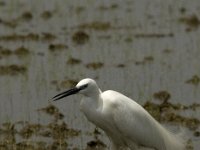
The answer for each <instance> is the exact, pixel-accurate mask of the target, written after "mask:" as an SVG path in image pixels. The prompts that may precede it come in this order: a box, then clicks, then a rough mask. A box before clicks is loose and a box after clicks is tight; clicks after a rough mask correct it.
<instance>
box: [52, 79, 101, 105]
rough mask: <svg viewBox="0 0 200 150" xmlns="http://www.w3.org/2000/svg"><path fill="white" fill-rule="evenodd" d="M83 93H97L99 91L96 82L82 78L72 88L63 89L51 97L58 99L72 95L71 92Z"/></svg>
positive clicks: (88, 94)
mask: <svg viewBox="0 0 200 150" xmlns="http://www.w3.org/2000/svg"><path fill="white" fill-rule="evenodd" d="M77 93H80V94H83V95H85V96H92V95H97V94H99V93H100V90H99V88H98V86H97V84H96V82H95V81H94V80H92V79H89V78H87V79H83V80H81V81H80V82H79V83H78V84H77V85H76V86H75V87H74V88H72V89H69V90H67V91H64V92H62V93H60V94H58V95H56V96H54V97H53V100H54V101H56V100H59V99H61V98H63V97H66V96H69V95H73V94H77Z"/></svg>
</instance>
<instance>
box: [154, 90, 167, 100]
mask: <svg viewBox="0 0 200 150" xmlns="http://www.w3.org/2000/svg"><path fill="white" fill-rule="evenodd" d="M153 97H154V98H155V99H156V100H160V101H162V102H167V101H168V100H169V99H170V98H171V95H170V93H169V92H167V91H159V92H156V93H154V94H153Z"/></svg>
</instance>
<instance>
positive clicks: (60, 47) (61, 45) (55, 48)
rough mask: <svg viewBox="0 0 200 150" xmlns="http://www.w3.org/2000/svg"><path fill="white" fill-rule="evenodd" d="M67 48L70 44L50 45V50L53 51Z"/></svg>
mask: <svg viewBox="0 0 200 150" xmlns="http://www.w3.org/2000/svg"><path fill="white" fill-rule="evenodd" d="M65 49H68V46H67V45H65V44H50V45H49V50H50V51H51V52H55V51H60V50H65Z"/></svg>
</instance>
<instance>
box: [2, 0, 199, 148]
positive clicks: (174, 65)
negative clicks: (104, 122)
mask: <svg viewBox="0 0 200 150" xmlns="http://www.w3.org/2000/svg"><path fill="white" fill-rule="evenodd" d="M199 6H200V3H199V2H198V0H194V1H192V2H188V1H186V0H183V1H172V0H169V1H165V2H159V1H154V2H149V1H148V0H142V1H129V0H125V1H120V0H117V1H116V0H115V1H109V2H108V1H92V0H83V1H81V2H80V1H76V0H75V1H61V0H57V1H56V0H45V1H42V2H41V1H40V0H34V1H31V0H20V1H14V0H1V1H0V85H1V86H0V99H1V101H0V124H1V125H2V126H3V123H5V122H11V123H16V122H18V121H28V124H33V123H38V124H42V125H45V124H49V123H51V122H52V118H51V117H48V115H44V114H43V113H41V112H38V111H37V110H38V109H40V108H44V107H47V106H48V105H49V104H50V103H52V102H51V101H49V99H50V98H51V97H52V96H54V95H55V94H57V93H58V92H60V91H62V90H64V89H67V88H70V87H71V86H73V85H75V84H76V83H77V82H78V81H79V80H80V79H82V78H85V77H91V78H94V79H96V80H97V82H98V84H99V86H100V87H101V89H102V90H106V89H113V90H117V91H120V92H121V93H123V94H125V95H127V96H129V97H131V98H133V99H134V100H135V101H137V102H138V103H140V104H141V105H145V106H146V108H147V109H149V111H151V110H152V107H147V106H153V104H150V105H147V104H149V103H147V101H150V102H152V103H159V104H160V103H162V101H163V95H164V96H166V95H165V94H166V93H169V95H170V97H169V98H168V99H167V100H168V102H170V103H172V104H174V105H176V104H177V103H180V104H182V105H185V106H190V105H192V104H194V103H195V104H199V103H200V101H199V99H200V92H199V90H200V86H199V83H200V69H199V68H200V63H199V60H200V51H199V47H200V45H199V40H200V39H199V36H198V35H199V22H200V21H199V18H200V16H199ZM160 91H165V92H164V94H162V92H161V95H160V96H158V95H157V96H156V94H155V93H159V92H160ZM80 98H81V97H80V96H72V97H69V98H68V99H67V100H63V101H59V102H55V103H53V104H54V105H56V107H58V108H59V112H61V113H62V114H64V116H65V117H64V118H63V120H64V122H65V123H66V124H67V125H68V127H69V128H70V129H71V128H72V129H75V130H77V131H81V133H80V134H78V135H77V136H76V137H75V138H69V139H67V143H68V146H67V147H68V149H70V148H73V147H76V148H79V149H84V148H85V147H86V145H87V143H88V142H90V141H91V140H94V139H95V137H96V136H98V139H100V140H101V141H103V143H105V144H106V145H109V144H108V143H109V142H108V139H107V138H106V136H105V135H104V133H103V132H102V131H101V134H100V135H99V134H97V135H96V134H94V133H93V131H94V128H95V127H94V126H93V125H92V124H91V123H89V122H88V121H87V120H86V118H85V117H84V116H83V114H82V113H81V112H80V110H79V102H80V100H79V99H80ZM158 99H160V100H161V102H159V101H157V100H158ZM162 106H163V105H162ZM159 107H161V106H160V105H159V106H156V108H159ZM167 108H168V107H167ZM154 109H155V108H153V110H154ZM173 109H174V108H173ZM155 110H156V109H155ZM167 110H168V109H167ZM167 110H165V109H164V111H166V112H167ZM159 113H160V112H156V111H155V112H152V114H153V115H154V117H159ZM175 113H176V114H181V115H182V116H184V117H185V118H184V119H183V118H181V119H180V117H178V118H179V119H180V120H182V121H174V120H177V116H176V117H175V118H174V120H171V121H170V120H169V119H168V120H167V117H166V118H164V119H161V120H160V121H161V122H162V123H164V124H167V126H169V127H170V128H174V127H178V126H181V127H184V129H185V130H186V131H187V133H188V134H187V135H188V139H192V145H193V147H194V149H195V150H197V149H198V148H199V147H200V145H199V143H200V142H199V140H200V138H199V123H198V121H199V119H200V109H199V107H198V105H197V107H195V109H194V107H190V108H188V109H181V108H180V109H178V110H175ZM157 119H159V118H157ZM190 119H191V120H190ZM194 119H196V122H197V123H196V126H197V127H196V126H195V128H193V126H192V123H188V122H192V121H194ZM53 121H55V120H53ZM59 121H60V120H59ZM170 122H171V123H170ZM174 122H175V123H174ZM185 123H186V124H187V125H184V124H185ZM23 126H24V125H23ZM190 126H192V127H190ZM191 128H192V129H191ZM50 129H51V128H50ZM0 131H1V130H0ZM1 137H3V134H1ZM32 138H33V141H35V140H36V139H37V138H34V137H32ZM0 139H1V138H0ZM18 139H20V138H17V140H18ZM44 141H45V142H46V141H49V139H47V140H46V139H45V140H44ZM16 142H18V141H16ZM97 143H98V142H97ZM93 144H94V143H93ZM100 145H101V144H100ZM97 147H98V146H97Z"/></svg>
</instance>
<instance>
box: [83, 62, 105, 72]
mask: <svg viewBox="0 0 200 150" xmlns="http://www.w3.org/2000/svg"><path fill="white" fill-rule="evenodd" d="M103 66H104V64H103V63H102V62H93V63H88V64H86V68H88V69H93V70H97V69H100V68H102V67H103Z"/></svg>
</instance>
